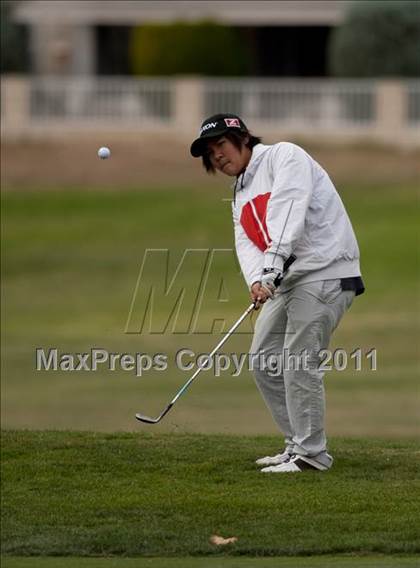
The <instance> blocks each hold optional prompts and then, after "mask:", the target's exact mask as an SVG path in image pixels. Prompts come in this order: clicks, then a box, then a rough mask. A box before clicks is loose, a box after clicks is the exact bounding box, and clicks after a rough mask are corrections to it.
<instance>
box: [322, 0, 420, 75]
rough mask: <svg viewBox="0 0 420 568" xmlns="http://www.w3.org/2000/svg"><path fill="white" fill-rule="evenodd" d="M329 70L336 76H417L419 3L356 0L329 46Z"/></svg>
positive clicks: (419, 60) (419, 53)
mask: <svg viewBox="0 0 420 568" xmlns="http://www.w3.org/2000/svg"><path fill="white" fill-rule="evenodd" d="M329 67H330V72H331V74H332V75H335V76H339V77H385V76H398V77H418V76H420V3H419V2H417V1H416V0H413V1H410V0H400V1H398V0H385V1H381V0H369V1H365V0H359V1H356V2H354V3H353V4H351V5H350V8H349V11H348V13H347V15H346V18H345V21H344V23H343V24H342V25H341V26H340V27H338V28H337V29H336V30H335V31H334V33H333V35H332V39H331V42H330V46H329Z"/></svg>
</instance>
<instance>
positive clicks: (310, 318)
mask: <svg viewBox="0 0 420 568" xmlns="http://www.w3.org/2000/svg"><path fill="white" fill-rule="evenodd" d="M353 298H354V292H353V291H342V290H341V285H340V279H337V280H321V281H319V282H309V283H307V284H302V285H300V286H299V285H298V286H295V287H294V288H292V289H291V290H289V291H286V292H281V293H280V292H276V295H275V297H274V298H273V299H271V300H267V302H266V303H265V304H264V306H263V308H262V310H261V313H260V315H259V317H258V319H257V322H256V326H255V333H254V338H253V341H252V345H251V354H252V361H253V369H254V374H255V379H256V382H257V385H258V388H259V390H260V392H261V394H262V396H263V398H264V400H265V402H266V404H267V406H268V408H269V410H270V412H271V414H272V416H273V418H274V420H275V422H276V424H277V425H278V427H279V428H280V430H281V431H282V432H283V434H284V436H285V439H286V447H287V449H288V451H289V452H290V453H296V454H300V455H306V456H310V457H312V458H314V459H316V460H317V461H319V462H320V463H322V464H323V465H325V466H327V467H330V466H331V464H332V457H331V456H330V455H329V454H328V453H327V441H326V437H325V428H324V414H325V393H324V382H323V374H324V373H323V372H322V371H321V370H320V369H319V365H320V357H319V351H320V350H321V349H327V348H328V345H329V342H330V338H331V335H332V333H333V331H334V329H335V328H336V327H337V325H338V323H339V322H340V320H341V318H342V316H343V314H344V312H345V311H346V310H347V309H348V308H349V307H350V305H351V303H352V301H353Z"/></svg>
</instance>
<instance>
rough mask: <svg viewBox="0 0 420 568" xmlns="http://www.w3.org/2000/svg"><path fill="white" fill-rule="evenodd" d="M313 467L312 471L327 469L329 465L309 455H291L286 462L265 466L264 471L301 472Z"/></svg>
mask: <svg viewBox="0 0 420 568" xmlns="http://www.w3.org/2000/svg"><path fill="white" fill-rule="evenodd" d="M307 469H311V470H312V471H326V470H327V469H329V468H328V467H327V466H325V465H323V464H321V463H319V462H317V461H315V460H313V459H311V458H308V457H307V456H298V455H294V456H291V457H290V459H289V460H288V461H286V462H283V463H280V464H278V465H272V466H270V467H264V468H263V469H262V470H261V471H262V473H299V472H301V471H305V470H307Z"/></svg>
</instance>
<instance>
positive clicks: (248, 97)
mask: <svg viewBox="0 0 420 568" xmlns="http://www.w3.org/2000/svg"><path fill="white" fill-rule="evenodd" d="M375 95H376V86H375V83H374V82H373V81H331V80H316V81H314V80H293V81H288V80H280V81H279V80H266V79H262V80H258V81H255V80H249V81H247V80H242V79H241V80H229V81H223V80H213V81H206V83H205V108H206V114H213V113H216V112H221V111H222V110H223V109H226V108H229V109H231V110H232V112H236V113H238V114H240V115H243V116H246V117H247V118H249V119H250V120H253V121H257V122H264V123H272V122H275V123H281V124H283V125H284V126H287V127H290V128H317V129H323V130H324V129H331V128H333V129H334V128H337V127H340V128H341V127H343V126H345V127H348V128H352V127H363V126H365V127H370V126H371V125H372V123H373V122H374V121H375V119H376V116H375Z"/></svg>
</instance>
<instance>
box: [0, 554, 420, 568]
mask: <svg viewBox="0 0 420 568" xmlns="http://www.w3.org/2000/svg"><path fill="white" fill-rule="evenodd" d="M2 566H3V568H282V567H283V568H405V567H406V566H418V558H417V557H414V556H404V557H397V556H363V557H360V556H349V557H346V556H338V557H332V556H321V557H316V556H315V557H311V558H308V557H298V558H291V557H275V558H261V557H258V558H257V557H255V558H246V557H239V558H234V557H217V558H195V557H185V558H71V557H65V558H57V557H56V558H45V557H42V558H37V557H35V558H25V557H23V558H22V557H20V558H13V557H8V556H4V557H3V558H2Z"/></svg>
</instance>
